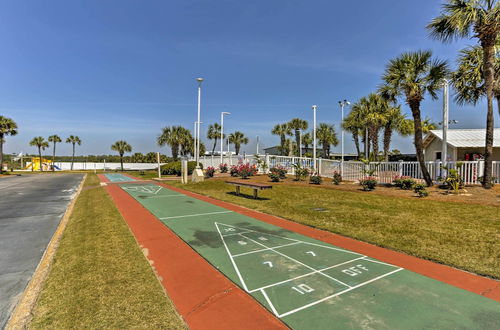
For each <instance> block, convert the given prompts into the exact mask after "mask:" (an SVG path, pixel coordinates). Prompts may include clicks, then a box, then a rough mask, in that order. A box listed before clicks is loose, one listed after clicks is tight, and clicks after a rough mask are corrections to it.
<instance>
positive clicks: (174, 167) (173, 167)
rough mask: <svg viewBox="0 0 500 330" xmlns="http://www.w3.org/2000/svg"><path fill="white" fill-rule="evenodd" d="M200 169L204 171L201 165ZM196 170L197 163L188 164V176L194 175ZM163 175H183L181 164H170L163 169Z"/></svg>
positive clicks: (178, 162)
mask: <svg viewBox="0 0 500 330" xmlns="http://www.w3.org/2000/svg"><path fill="white" fill-rule="evenodd" d="M200 167H201V168H202V169H203V165H202V164H201V163H200ZM195 168H196V162H194V161H192V162H188V175H191V174H193V171H194V169H195ZM161 174H162V175H178V176H180V175H181V162H180V161H177V162H170V163H167V164H165V165H163V166H162V167H161Z"/></svg>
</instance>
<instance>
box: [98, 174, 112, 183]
mask: <svg viewBox="0 0 500 330" xmlns="http://www.w3.org/2000/svg"><path fill="white" fill-rule="evenodd" d="M97 177H98V178H99V180H101V182H106V183H110V182H111V181H110V180H109V179H108V178H107V177H106V176H105V175H104V174H97Z"/></svg>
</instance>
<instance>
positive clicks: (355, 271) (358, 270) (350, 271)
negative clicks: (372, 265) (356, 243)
mask: <svg viewBox="0 0 500 330" xmlns="http://www.w3.org/2000/svg"><path fill="white" fill-rule="evenodd" d="M367 271H368V268H366V267H365V266H363V265H356V266H352V267H349V268H346V269H344V270H342V273H344V274H347V275H349V276H357V275H359V274H362V273H363V272H367Z"/></svg>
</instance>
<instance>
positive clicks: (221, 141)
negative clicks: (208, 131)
mask: <svg viewBox="0 0 500 330" xmlns="http://www.w3.org/2000/svg"><path fill="white" fill-rule="evenodd" d="M230 114H231V113H230V112H221V113H220V163H221V164H222V163H223V162H224V159H223V158H222V153H223V152H224V151H223V148H224V115H230Z"/></svg>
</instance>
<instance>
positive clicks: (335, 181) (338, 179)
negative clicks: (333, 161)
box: [332, 171, 342, 185]
mask: <svg viewBox="0 0 500 330" xmlns="http://www.w3.org/2000/svg"><path fill="white" fill-rule="evenodd" d="M332 182H333V184H336V185H339V184H340V183H341V182H342V175H340V173H339V172H337V171H335V172H333V180H332Z"/></svg>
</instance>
